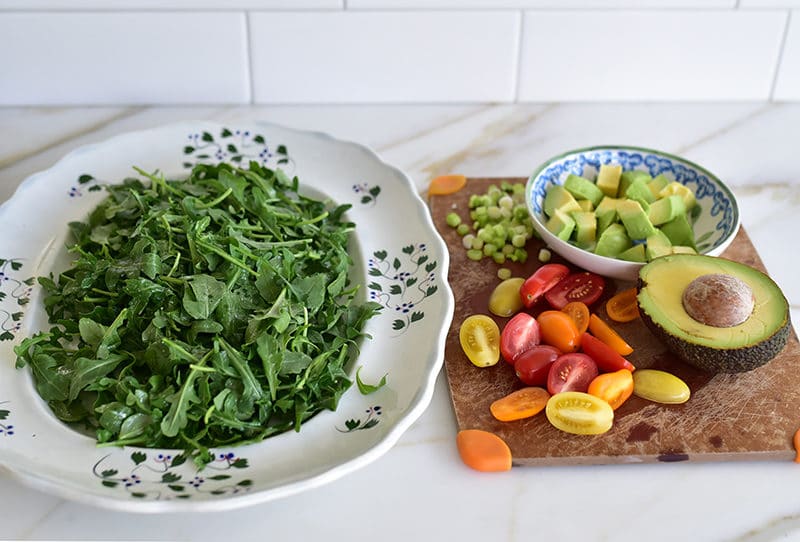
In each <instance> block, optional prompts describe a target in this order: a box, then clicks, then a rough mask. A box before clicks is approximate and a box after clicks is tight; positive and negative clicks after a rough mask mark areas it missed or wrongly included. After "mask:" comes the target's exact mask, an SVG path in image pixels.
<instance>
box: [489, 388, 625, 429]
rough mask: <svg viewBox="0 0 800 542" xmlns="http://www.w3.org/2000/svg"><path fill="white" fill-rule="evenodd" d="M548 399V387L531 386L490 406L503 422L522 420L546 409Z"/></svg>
mask: <svg viewBox="0 0 800 542" xmlns="http://www.w3.org/2000/svg"><path fill="white" fill-rule="evenodd" d="M631 386H633V384H631ZM548 399H550V394H549V393H547V390H546V389H544V388H539V387H536V386H529V387H527V388H522V389H519V390H517V391H512V392H511V393H509V394H508V395H506V396H505V397H501V398H500V399H498V400H497V401H495V402H493V403H492V404H491V405H490V406H489V410H490V411H491V413H492V416H494V417H495V418H496V419H497V420H500V421H501V422H511V421H514V420H522V419H524V418H530V417H531V416H535V415H536V414H538V413H540V412H541V411H542V410H544V407H546V406H547V400H548Z"/></svg>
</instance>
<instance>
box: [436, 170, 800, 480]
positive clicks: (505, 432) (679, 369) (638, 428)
mask: <svg viewBox="0 0 800 542" xmlns="http://www.w3.org/2000/svg"><path fill="white" fill-rule="evenodd" d="M506 180H509V181H511V182H524V179H506ZM499 182H500V179H491V178H473V179H470V180H469V181H468V183H467V186H466V187H465V188H464V189H463V190H461V191H459V192H457V193H455V194H451V195H447V196H432V197H431V198H430V202H429V203H430V209H431V213H432V215H433V219H434V222H435V224H436V227H437V229H438V230H439V232H440V234H441V235H442V237H443V238H444V240H445V242H446V243H447V246H448V248H449V251H450V258H451V259H450V271H449V276H448V280H449V282H450V285H451V287H452V289H453V293H454V296H455V314H454V317H453V324H452V326H451V328H450V332H449V334H448V337H447V343H446V348H445V370H446V372H447V380H448V383H449V386H450V392H451V397H452V401H453V407H454V409H455V414H456V419H457V422H458V427H459V429H484V430H486V431H490V432H492V433H495V434H497V435H499V436H500V437H502V438H503V440H505V441H506V442H507V443H508V445H509V447H510V448H511V452H512V455H513V457H514V464H515V465H568V464H608V463H639V462H656V461H685V460H689V461H729V460H737V461H738V460H791V459H793V458H794V456H795V452H794V448H793V445H792V437H793V435H794V433H795V431H796V430H797V429H798V428H800V379H798V377H797V375H798V371H800V345H798V340H797V335H796V334H795V332H794V330H792V331H791V333H790V338H789V343H788V345H787V346H786V348H785V349H784V350H783V351H782V352H781V353H780V354H779V355H778V357H776V358H775V359H773V360H772V361H771V362H769V363H767V364H766V365H765V366H763V367H761V368H759V369H756V370H754V371H751V372H748V373H743V374H738V375H716V376H715V375H709V374H706V373H703V372H701V371H699V370H698V369H695V368H693V367H692V366H690V365H687V364H685V363H683V362H681V361H680V360H678V359H677V358H676V357H675V356H674V355H673V354H671V353H670V352H668V351H667V350H666V348H665V347H664V346H663V345H662V344H661V343H660V342H659V341H658V340H657V339H656V338H655V337H654V336H653V335H652V334H651V333H650V331H649V330H648V329H647V328H646V327H645V326H644V324H643V323H642V322H641V320H636V321H634V322H630V323H625V324H618V323H614V328H615V329H616V330H617V331H618V332H619V333H620V335H622V336H623V337H624V338H625V339H626V340H627V342H628V343H630V344H631V346H633V348H634V352H633V354H631V355H630V356H628V359H629V360H630V361H631V363H633V364H634V366H636V367H637V368H639V369H644V368H655V369H662V370H665V371H668V372H670V373H673V374H675V375H677V376H678V377H680V378H681V379H683V380H684V381H685V382H686V383H687V384H688V385H689V388H690V389H691V392H692V396H691V399H690V400H689V401H688V402H687V403H685V404H683V405H661V404H656V403H651V402H648V401H645V400H643V399H640V398H638V397H636V396H632V397H631V398H630V399H629V400H628V401H627V402H626V403H625V404H623V405H622V406H621V407H620V408H619V409H618V410H617V411H615V419H614V425H613V427H612V428H611V430H610V431H608V432H607V433H605V434H603V435H597V436H582V435H581V436H579V435H570V434H568V433H564V432H562V431H559V430H558V429H555V428H554V427H553V426H552V425H550V423H549V422H548V421H547V419H546V417H545V416H544V413H541V414H539V415H537V416H535V417H533V418H529V419H526V420H519V421H514V422H500V421H497V420H495V419H494V418H493V417H492V415H491V414H490V412H489V405H490V404H491V403H492V402H493V401H494V400H496V399H498V398H500V397H503V396H504V395H506V394H508V393H510V392H512V391H513V390H515V389H518V388H520V387H522V386H523V385H522V383H521V382H520V381H519V380H518V379H517V377H516V375H515V374H514V370H513V367H512V366H511V365H509V364H507V363H505V362H504V361H502V360H501V361H500V362H499V363H498V364H497V365H495V366H493V367H489V368H478V367H475V366H474V365H472V364H471V363H470V362H469V360H468V359H467V357H466V355H465V354H464V352H463V351H462V349H461V346H460V344H459V339H458V330H459V327H460V325H461V322H463V321H464V319H465V318H466V317H467V316H470V315H472V314H477V313H482V314H490V313H489V311H488V308H487V307H488V299H489V294H490V293H491V292H492V290H493V289H494V287H495V286H496V285H497V284H498V283H499V282H500V279H498V278H497V269H498V268H499V267H500V266H499V265H497V264H495V263H494V262H493V261H491V259H488V258H484V259H483V260H481V261H480V262H475V261H472V260H469V259H468V258H467V257H466V251H465V250H464V248H463V247H462V245H461V237H460V236H459V235H458V234H457V233H456V232H455V230H454V229H453V228H451V227H449V226H448V225H447V223H446V221H445V217H446V216H447V214H448V213H450V212H453V211H454V212H457V213H459V214H460V215H461V217H462V219H468V217H469V207H468V199H469V196H470V194H474V193H479V194H480V193H485V192H486V189H487V188H488V186H489V185H490V184H499ZM542 246H543V244H542V242H541V241H539V240H536V239H534V240H532V241H530V243H529V245H528V247H527V249H528V253H529V255H530V258H529V259H528V261H527V262H526V263H525V264H524V265H521V264H514V263H507V264H504V265H503V266H504V267H507V268H509V269H511V271H512V272H513V276H517V277H527V276H529V275H530V274H531V273H533V271H535V270H536V268H538V267H539V266H540V265H541V264H540V263H539V261H538V259H537V257H536V256H537V254H538V252H539V248H541V247H542ZM723 257H725V258H728V259H731V260H736V261H739V262H742V263H745V264H747V265H749V266H752V267H755V268H757V269H760V270H762V271H764V265H763V263H762V262H761V259H760V258H759V256H758V253H757V252H756V249H755V247H753V245H752V243H751V242H750V239H749V237H748V236H747V234H746V233H745V231H744V230H740V231H739V234H738V235H737V237H736V239H735V240H734V242H733V243H732V244H731V245H730V247H729V248H728V249H727V250H726V251H725V253H724V254H723ZM551 261H553V262H560V263H567V262H564V261H563V260H561V259H560V258H559V257H558V256H557V255H555V254H553V259H552V260H551ZM567 265H569V266H570V267H572V268H575V266H573V265H572V264H568V263H567ZM576 269H577V268H576ZM632 286H633V283H627V282H621V281H616V280H613V279H608V280H607V285H606V291H605V293H604V295H603V297H602V298H601V299H600V300H599V302H598V303H597V304H595V305H594V307H593V310H594V311H595V312H596V313H597V314H598V315H599V316H600V317H602V318H603V319H605V320H606V321H610V320H609V319H608V316H607V315H606V313H605V309H604V306H605V301H606V300H607V299H608V298H609V297H611V296H612V295H613V294H614V293H615V292H618V291H621V290H623V289H625V288H629V287H632ZM544 308H546V307H545V305H544V302H542V304H541V305H537V306H535V307H534V308H533V309H532V311H533V313H534V314H536V313H537V311H540V310H543V309H544ZM494 318H495V320H496V321H497V323H498V325H499V326H500V329H502V328H503V325H504V324H505V322H506V321H507V320H508V319H506V318H500V317H494Z"/></svg>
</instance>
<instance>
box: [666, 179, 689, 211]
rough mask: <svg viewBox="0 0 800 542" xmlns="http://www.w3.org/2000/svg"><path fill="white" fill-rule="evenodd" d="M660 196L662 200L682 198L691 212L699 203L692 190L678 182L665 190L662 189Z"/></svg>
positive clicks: (669, 185)
mask: <svg viewBox="0 0 800 542" xmlns="http://www.w3.org/2000/svg"><path fill="white" fill-rule="evenodd" d="M658 195H659V197H661V198H666V197H669V196H673V195H674V196H680V197H682V198H683V203H684V204H685V205H686V210H687V211H689V210H691V209H692V207H694V206H695V204H696V203H697V199H696V198H695V196H694V192H692V189H691V188H689V187H688V186H686V185H683V184H681V183H679V182H677V181H673V182H671V183H669V184H668V185H667V186H665V187H664V188H662V189H661V192H659V193H658Z"/></svg>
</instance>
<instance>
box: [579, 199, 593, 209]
mask: <svg viewBox="0 0 800 542" xmlns="http://www.w3.org/2000/svg"><path fill="white" fill-rule="evenodd" d="M578 205H580V206H581V210H582V211H594V204H593V203H592V202H591V201H589V200H588V199H579V200H578Z"/></svg>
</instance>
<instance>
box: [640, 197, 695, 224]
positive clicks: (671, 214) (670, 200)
mask: <svg viewBox="0 0 800 542" xmlns="http://www.w3.org/2000/svg"><path fill="white" fill-rule="evenodd" d="M685 213H686V204H684V202H683V198H682V197H680V196H668V197H666V198H662V199H658V200H656V201H654V202H653V203H652V204H651V205H650V208H649V209H648V210H647V217H648V218H649V219H650V223H651V224H653V225H654V226H658V225H660V224H664V223H665V222H669V221H670V220H672V219H673V218H675V217H676V216H678V215H681V214H685Z"/></svg>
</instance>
